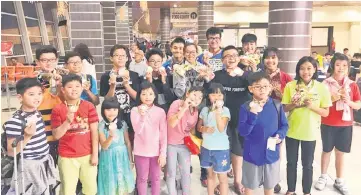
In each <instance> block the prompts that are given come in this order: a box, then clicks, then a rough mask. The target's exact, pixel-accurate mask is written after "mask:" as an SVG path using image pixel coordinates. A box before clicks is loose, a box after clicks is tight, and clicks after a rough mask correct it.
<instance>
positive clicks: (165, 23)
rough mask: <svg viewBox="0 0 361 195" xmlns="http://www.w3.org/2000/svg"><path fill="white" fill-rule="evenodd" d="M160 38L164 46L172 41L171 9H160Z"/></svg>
mask: <svg viewBox="0 0 361 195" xmlns="http://www.w3.org/2000/svg"><path fill="white" fill-rule="evenodd" d="M160 37H161V38H160V39H161V44H162V45H165V43H166V42H167V41H170V8H160Z"/></svg>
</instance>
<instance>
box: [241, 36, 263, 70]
mask: <svg viewBox="0 0 361 195" xmlns="http://www.w3.org/2000/svg"><path fill="white" fill-rule="evenodd" d="M242 53H243V55H244V56H248V57H246V58H244V57H241V59H240V64H241V65H240V66H241V68H242V69H244V68H246V67H248V68H247V70H248V71H247V73H246V74H249V72H259V71H262V70H263V69H264V65H263V64H262V63H260V58H261V56H259V55H258V54H257V36H256V35H254V34H251V33H247V34H245V35H243V37H242Z"/></svg>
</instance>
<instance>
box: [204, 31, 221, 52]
mask: <svg viewBox="0 0 361 195" xmlns="http://www.w3.org/2000/svg"><path fill="white" fill-rule="evenodd" d="M207 41H208V46H209V48H211V49H219V48H220V47H221V41H222V39H221V35H219V34H216V35H208V37H207Z"/></svg>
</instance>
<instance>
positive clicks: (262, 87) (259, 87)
mask: <svg viewBox="0 0 361 195" xmlns="http://www.w3.org/2000/svg"><path fill="white" fill-rule="evenodd" d="M269 87H270V86H269V85H265V86H261V85H256V86H253V88H254V89H256V90H258V91H260V90H263V89H268V88H269Z"/></svg>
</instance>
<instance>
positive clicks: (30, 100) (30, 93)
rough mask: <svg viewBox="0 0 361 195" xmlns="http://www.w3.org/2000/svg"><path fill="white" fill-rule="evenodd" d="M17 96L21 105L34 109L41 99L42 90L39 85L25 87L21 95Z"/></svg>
mask: <svg viewBox="0 0 361 195" xmlns="http://www.w3.org/2000/svg"><path fill="white" fill-rule="evenodd" d="M18 98H19V99H20V101H21V102H22V105H23V106H25V107H27V108H30V109H36V108H38V107H39V105H40V104H41V102H42V101H43V90H42V89H41V87H37V86H35V87H31V88H29V89H27V90H26V91H25V93H24V94H23V95H18Z"/></svg>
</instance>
